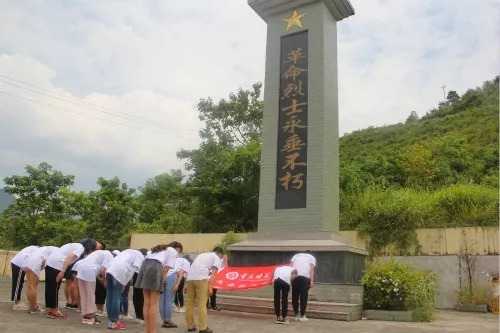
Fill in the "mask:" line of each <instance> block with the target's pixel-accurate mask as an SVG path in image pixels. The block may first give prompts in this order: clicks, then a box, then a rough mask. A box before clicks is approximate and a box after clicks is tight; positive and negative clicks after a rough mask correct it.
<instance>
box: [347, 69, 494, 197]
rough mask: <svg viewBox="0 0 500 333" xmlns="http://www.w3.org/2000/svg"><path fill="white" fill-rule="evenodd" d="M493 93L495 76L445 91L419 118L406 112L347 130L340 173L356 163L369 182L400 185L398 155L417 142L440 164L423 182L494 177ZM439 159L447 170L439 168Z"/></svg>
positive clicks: (459, 181) (465, 180) (356, 166)
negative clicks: (460, 90)
mask: <svg viewBox="0 0 500 333" xmlns="http://www.w3.org/2000/svg"><path fill="white" fill-rule="evenodd" d="M498 96H499V91H498V76H497V77H496V78H495V79H494V80H492V81H486V82H485V83H484V84H483V86H482V87H479V88H476V89H470V90H468V91H467V92H466V93H465V94H463V95H462V96H458V95H457V94H456V93H454V92H453V91H451V92H450V93H449V94H448V101H447V102H446V103H442V104H441V105H440V106H439V108H437V109H434V110H432V111H430V112H428V113H427V114H426V115H425V116H423V117H422V118H421V119H418V117H416V115H410V116H409V117H408V120H407V121H406V123H405V124H401V123H400V124H396V125H389V126H384V127H377V128H373V127H371V128H368V129H364V130H360V131H355V132H353V133H350V134H347V135H345V136H343V137H342V138H341V139H340V161H341V167H342V169H343V171H344V172H342V174H343V175H346V174H348V173H349V169H352V168H356V169H359V170H360V171H362V172H364V173H367V174H369V176H371V177H373V178H374V180H373V181H374V182H375V183H377V181H378V183H381V182H385V184H387V183H389V184H392V185H401V186H405V185H407V183H405V175H404V172H403V170H401V164H402V163H399V164H398V159H400V158H401V157H402V155H403V156H404V154H405V153H409V152H413V151H414V150H415V146H418V147H421V148H422V149H424V150H425V151H427V150H428V151H429V153H430V155H429V157H430V158H431V161H435V163H436V164H437V165H438V168H439V167H441V169H440V170H437V172H438V173H440V174H439V175H436V177H434V179H433V180H434V182H433V183H434V184H432V182H431V184H427V185H432V186H430V187H434V188H435V187H439V185H445V184H453V183H463V182H465V183H481V182H484V181H486V180H484V177H485V176H488V177H494V176H495V175H496V176H498V144H499V142H498V130H499V128H498V119H499V112H498V105H499V104H498V102H499V100H498ZM417 150H418V149H417ZM425 151H424V152H425ZM443 160H445V161H443ZM443 163H444V164H448V165H447V166H446V167H448V168H450V169H449V170H444V169H443V168H444V165H442V164H443ZM440 164H441V165H440ZM443 173H448V174H447V175H446V174H443ZM365 176H366V175H365ZM446 176H454V177H452V178H451V179H450V178H449V177H446ZM443 177H444V178H445V179H443ZM446 178H448V179H446ZM488 182H489V183H491V181H490V180H488ZM427 187H429V186H427Z"/></svg>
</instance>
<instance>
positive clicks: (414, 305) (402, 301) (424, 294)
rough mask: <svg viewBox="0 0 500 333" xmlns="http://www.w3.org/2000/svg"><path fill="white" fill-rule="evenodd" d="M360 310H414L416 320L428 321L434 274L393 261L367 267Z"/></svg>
mask: <svg viewBox="0 0 500 333" xmlns="http://www.w3.org/2000/svg"><path fill="white" fill-rule="evenodd" d="M361 283H362V284H363V289H364V294H363V308H365V309H373V310H391V311H407V310H411V311H413V315H414V319H415V320H416V321H431V320H433V318H434V316H433V313H434V296H435V294H436V291H437V275H436V274H434V273H432V272H431V271H427V270H419V269H415V268H413V267H412V266H410V265H409V264H406V263H400V262H395V261H388V262H376V263H371V264H369V265H368V267H367V270H366V271H365V274H364V276H363V278H362V279H361Z"/></svg>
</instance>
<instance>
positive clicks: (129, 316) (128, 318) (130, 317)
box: [120, 314, 134, 320]
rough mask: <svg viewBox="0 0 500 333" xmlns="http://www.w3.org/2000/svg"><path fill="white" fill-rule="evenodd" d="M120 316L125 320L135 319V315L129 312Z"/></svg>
mask: <svg viewBox="0 0 500 333" xmlns="http://www.w3.org/2000/svg"><path fill="white" fill-rule="evenodd" d="M120 318H121V319H123V320H133V319H134V317H132V316H131V315H129V314H127V315H121V316H120Z"/></svg>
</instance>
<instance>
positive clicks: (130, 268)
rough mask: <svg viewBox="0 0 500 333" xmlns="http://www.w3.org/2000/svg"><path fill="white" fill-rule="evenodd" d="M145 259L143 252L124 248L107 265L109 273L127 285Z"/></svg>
mask: <svg viewBox="0 0 500 333" xmlns="http://www.w3.org/2000/svg"><path fill="white" fill-rule="evenodd" d="M176 252H177V251H176ZM143 261H144V256H143V255H142V253H141V252H139V251H137V250H132V249H128V250H124V251H122V252H120V253H119V254H118V255H117V256H116V257H114V258H113V259H112V260H111V262H110V264H109V267H106V268H107V273H109V274H111V275H112V276H113V277H114V278H115V279H116V280H117V281H118V282H120V283H121V284H122V285H126V284H127V283H129V281H130V280H131V279H132V276H133V275H134V273H137V272H139V269H140V268H141V265H142V262H143Z"/></svg>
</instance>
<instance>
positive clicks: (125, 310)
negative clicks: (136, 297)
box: [120, 283, 130, 315]
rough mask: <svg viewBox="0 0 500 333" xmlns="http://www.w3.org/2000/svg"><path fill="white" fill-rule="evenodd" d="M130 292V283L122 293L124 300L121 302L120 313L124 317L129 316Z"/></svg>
mask: <svg viewBox="0 0 500 333" xmlns="http://www.w3.org/2000/svg"><path fill="white" fill-rule="evenodd" d="M129 291H130V283H127V285H126V286H125V288H124V289H123V292H122V299H121V301H120V303H121V308H120V313H121V314H122V315H128V292H129Z"/></svg>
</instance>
